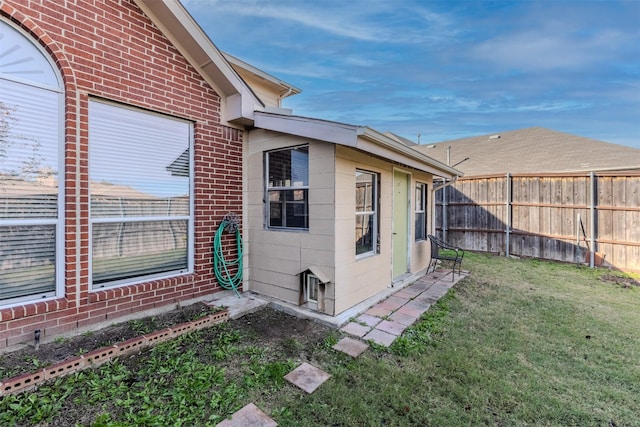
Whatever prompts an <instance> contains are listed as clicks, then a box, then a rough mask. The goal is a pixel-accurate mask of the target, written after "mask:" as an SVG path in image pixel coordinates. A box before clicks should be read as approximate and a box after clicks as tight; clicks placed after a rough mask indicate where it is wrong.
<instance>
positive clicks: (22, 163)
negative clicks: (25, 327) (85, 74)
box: [0, 19, 64, 306]
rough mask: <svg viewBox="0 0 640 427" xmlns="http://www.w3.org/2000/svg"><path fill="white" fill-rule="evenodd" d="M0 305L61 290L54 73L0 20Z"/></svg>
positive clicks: (57, 83)
mask: <svg viewBox="0 0 640 427" xmlns="http://www.w3.org/2000/svg"><path fill="white" fill-rule="evenodd" d="M0 40H2V43H0V94H2V96H1V98H0V306H1V305H8V304H13V303H19V302H25V301H33V300H36V299H37V300H39V299H42V298H49V297H56V296H61V295H62V289H63V277H64V272H63V262H64V257H63V252H64V229H63V224H64V220H63V203H62V200H63V198H62V194H63V183H64V179H63V178H64V177H63V174H62V173H61V171H63V170H64V168H62V167H61V166H60V165H61V163H62V162H63V156H62V153H63V146H64V144H63V140H64V135H63V126H62V121H63V117H64V115H63V111H64V107H63V105H64V104H63V103H64V99H63V97H64V92H63V89H62V83H61V81H62V80H61V78H60V76H59V73H58V71H57V70H56V68H55V66H54V65H53V62H52V61H51V59H50V58H49V57H48V55H46V54H45V53H44V51H43V49H42V48H41V47H40V46H39V45H37V44H36V43H35V42H34V41H32V40H31V38H30V36H28V35H27V34H25V33H23V32H22V30H20V29H18V28H16V27H14V26H13V25H12V24H10V23H8V22H6V21H4V20H1V19H0Z"/></svg>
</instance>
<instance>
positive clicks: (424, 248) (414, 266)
mask: <svg viewBox="0 0 640 427" xmlns="http://www.w3.org/2000/svg"><path fill="white" fill-rule="evenodd" d="M418 182H420V183H423V184H427V206H426V216H427V225H426V234H431V230H432V226H433V215H432V213H433V204H434V199H435V197H434V194H433V192H432V191H431V190H432V189H433V176H432V175H431V174H427V173H424V172H413V173H412V176H411V209H412V210H413V212H412V214H411V216H410V218H411V221H410V223H411V233H410V238H411V272H412V273H416V272H418V271H420V270H424V269H425V268H427V266H428V265H429V257H430V256H431V248H430V245H429V239H428V238H425V240H420V241H417V242H416V239H415V235H416V233H415V224H416V221H415V207H416V200H415V197H416V184H417V183H418Z"/></svg>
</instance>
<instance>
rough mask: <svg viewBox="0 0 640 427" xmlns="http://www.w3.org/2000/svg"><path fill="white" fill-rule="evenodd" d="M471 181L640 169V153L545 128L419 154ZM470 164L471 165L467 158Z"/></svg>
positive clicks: (421, 147) (468, 140) (442, 146)
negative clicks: (474, 178) (480, 177)
mask: <svg viewBox="0 0 640 427" xmlns="http://www.w3.org/2000/svg"><path fill="white" fill-rule="evenodd" d="M448 147H451V149H450V162H449V163H450V164H451V165H453V166H454V167H456V169H459V170H461V171H463V172H464V174H465V176H467V177H468V176H478V175H494V174H506V173H516V174H517V173H558V172H590V171H605V170H629V169H638V168H640V150H639V149H636V148H631V147H626V146H623V145H617V144H611V143H608V142H604V141H599V140H596V139H590V138H584V137H581V136H578V135H572V134H568V133H564V132H558V131H555V130H551V129H545V128H541V127H532V128H527V129H519V130H513V131H508V132H500V133H496V134H489V135H482V136H476V137H472V138H463V139H456V140H452V141H444V142H439V143H437V144H431V145H419V146H416V147H414V148H415V149H417V150H419V151H421V152H422V153H425V154H427V155H429V156H431V157H433V158H435V159H437V160H439V161H441V162H443V163H445V164H446V163H447V152H448V151H449V148H448ZM467 158H468V160H465V159H467Z"/></svg>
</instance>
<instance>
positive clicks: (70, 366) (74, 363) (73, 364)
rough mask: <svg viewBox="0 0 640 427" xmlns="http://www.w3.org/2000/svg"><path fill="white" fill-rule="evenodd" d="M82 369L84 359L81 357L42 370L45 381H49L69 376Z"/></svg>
mask: <svg viewBox="0 0 640 427" xmlns="http://www.w3.org/2000/svg"><path fill="white" fill-rule="evenodd" d="M84 367H85V359H84V358H83V357H82V356H77V357H74V358H72V359H67V360H64V361H62V362H59V363H56V364H54V365H51V366H48V367H46V368H45V369H44V374H45V379H46V380H50V379H52V378H57V377H61V376H64V375H69V374H72V373H74V372H78V371H80V370H82V369H84Z"/></svg>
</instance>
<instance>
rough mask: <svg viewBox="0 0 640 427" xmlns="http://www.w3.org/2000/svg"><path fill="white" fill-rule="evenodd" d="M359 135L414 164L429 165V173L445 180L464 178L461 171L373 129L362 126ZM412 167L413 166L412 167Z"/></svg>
mask: <svg viewBox="0 0 640 427" xmlns="http://www.w3.org/2000/svg"><path fill="white" fill-rule="evenodd" d="M358 133H359V135H360V136H361V138H362V139H363V140H365V141H370V142H373V143H375V144H377V145H379V146H381V147H385V148H386V149H388V150H391V151H393V152H396V153H399V154H401V155H402V156H404V157H406V158H408V159H411V160H412V161H413V162H417V163H418V164H422V165H429V167H428V168H427V170H426V171H427V172H430V173H433V174H434V175H437V176H440V177H442V178H445V179H453V178H455V177H460V176H463V175H464V173H462V172H461V171H459V170H457V169H455V168H452V167H451V166H447V165H445V164H444V163H442V162H439V161H438V160H436V159H433V158H431V157H429V156H427V155H425V154H422V153H421V152H419V151H417V150H414V149H413V148H411V147H409V146H407V145H405V144H403V143H402V142H400V141H397V140H396V139H393V138H390V137H389V136H387V135H385V134H383V133H381V132H378V131H377V130H375V129H372V128H370V127H368V126H362V127H360V128H359V129H358ZM410 166H411V165H410ZM417 169H422V170H425V168H424V167H418V168H417Z"/></svg>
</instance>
